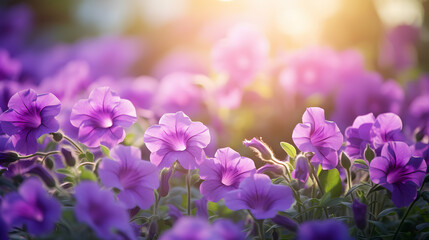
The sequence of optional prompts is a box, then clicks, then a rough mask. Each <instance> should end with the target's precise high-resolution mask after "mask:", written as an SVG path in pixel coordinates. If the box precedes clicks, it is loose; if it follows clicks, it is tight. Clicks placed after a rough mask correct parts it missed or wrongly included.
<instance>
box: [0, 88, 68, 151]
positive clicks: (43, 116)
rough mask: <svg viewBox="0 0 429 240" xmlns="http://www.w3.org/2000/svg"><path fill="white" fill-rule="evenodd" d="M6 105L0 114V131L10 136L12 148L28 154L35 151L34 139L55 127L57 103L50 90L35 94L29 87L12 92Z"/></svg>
mask: <svg viewBox="0 0 429 240" xmlns="http://www.w3.org/2000/svg"><path fill="white" fill-rule="evenodd" d="M8 107H9V109H8V110H7V111H5V112H3V113H2V114H1V115H0V125H1V128H2V129H3V131H4V132H5V133H6V134H7V135H9V136H10V137H11V140H12V144H13V146H14V147H15V149H16V151H18V152H20V153H22V154H32V153H35V152H36V151H37V148H38V144H37V139H38V138H39V137H40V136H42V135H43V134H46V133H50V132H55V131H57V130H58V129H59V124H58V121H57V120H56V119H55V116H57V115H58V114H59V113H60V109H61V103H60V101H59V100H58V98H56V97H55V96H54V95H53V94H51V93H45V94H37V93H36V92H35V91H34V90H33V89H27V90H22V91H20V92H17V93H15V94H14V95H13V96H12V97H11V98H10V100H9V103H8Z"/></svg>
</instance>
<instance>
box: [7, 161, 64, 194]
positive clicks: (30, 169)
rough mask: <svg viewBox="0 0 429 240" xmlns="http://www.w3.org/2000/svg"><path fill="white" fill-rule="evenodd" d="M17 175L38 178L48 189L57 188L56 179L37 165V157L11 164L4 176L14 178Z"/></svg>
mask: <svg viewBox="0 0 429 240" xmlns="http://www.w3.org/2000/svg"><path fill="white" fill-rule="evenodd" d="M17 175H22V176H25V177H27V176H26V175H35V176H38V177H40V179H41V180H42V181H43V182H44V183H45V184H46V186H48V187H55V184H56V182H55V178H54V177H53V176H52V174H51V172H50V171H49V170H47V169H46V168H45V167H44V166H42V165H40V164H38V163H37V157H34V158H31V159H21V160H19V161H16V162H14V163H11V164H9V166H8V169H7V171H6V172H5V173H4V176H6V177H9V178H12V177H14V176H17Z"/></svg>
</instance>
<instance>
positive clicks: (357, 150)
mask: <svg viewBox="0 0 429 240" xmlns="http://www.w3.org/2000/svg"><path fill="white" fill-rule="evenodd" d="M374 122H375V117H374V114H372V113H368V114H366V115H362V116H358V117H357V118H356V119H355V120H354V122H353V125H352V126H350V127H348V128H347V129H346V131H345V137H346V148H345V152H346V153H347V155H348V156H349V157H351V158H352V159H357V158H363V157H364V152H365V148H366V146H367V145H368V144H369V145H370V147H373V145H372V142H371V134H370V133H371V129H372V127H373V125H374Z"/></svg>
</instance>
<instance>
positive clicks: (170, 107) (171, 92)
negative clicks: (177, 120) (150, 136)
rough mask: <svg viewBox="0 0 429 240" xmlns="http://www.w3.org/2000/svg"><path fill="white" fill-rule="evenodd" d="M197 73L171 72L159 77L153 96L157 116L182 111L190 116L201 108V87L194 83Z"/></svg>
mask: <svg viewBox="0 0 429 240" xmlns="http://www.w3.org/2000/svg"><path fill="white" fill-rule="evenodd" d="M196 77H197V75H194V74H191V73H180V72H178V73H172V74H169V75H167V76H165V77H164V78H163V79H161V82H160V83H159V86H158V90H157V92H156V95H155V96H154V97H155V98H154V100H153V101H154V102H153V108H152V109H153V110H154V111H155V113H156V114H157V116H162V114H164V113H172V112H177V111H183V112H185V113H187V114H189V115H190V116H192V115H196V114H198V113H200V111H201V110H202V100H203V95H202V89H201V88H200V87H198V86H197V85H196V84H195V79H196Z"/></svg>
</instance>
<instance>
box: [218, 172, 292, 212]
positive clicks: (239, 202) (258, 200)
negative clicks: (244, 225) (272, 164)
mask: <svg viewBox="0 0 429 240" xmlns="http://www.w3.org/2000/svg"><path fill="white" fill-rule="evenodd" d="M293 201H294V198H293V195H292V190H290V188H289V187H287V186H284V185H275V184H272V183H271V179H270V178H269V177H268V176H267V175H265V174H254V175H252V176H249V177H247V178H245V179H244V180H243V181H242V182H241V183H240V186H239V188H238V189H237V190H233V191H231V192H229V193H228V194H226V196H225V205H226V206H227V207H228V208H229V209H231V210H240V209H248V210H250V212H251V213H252V214H253V216H254V217H255V218H256V219H265V218H272V217H274V216H275V215H276V214H277V211H283V210H287V209H289V207H290V206H291V205H292V203H293Z"/></svg>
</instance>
